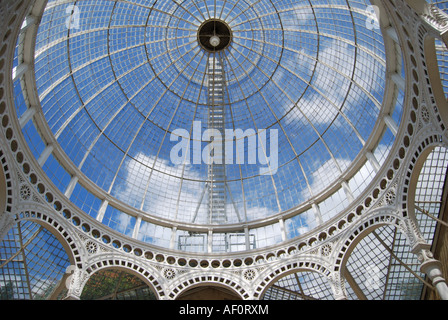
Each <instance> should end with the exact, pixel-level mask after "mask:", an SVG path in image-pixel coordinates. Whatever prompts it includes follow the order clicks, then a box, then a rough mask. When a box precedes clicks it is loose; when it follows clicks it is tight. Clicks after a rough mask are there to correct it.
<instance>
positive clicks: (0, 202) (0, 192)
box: [0, 166, 7, 214]
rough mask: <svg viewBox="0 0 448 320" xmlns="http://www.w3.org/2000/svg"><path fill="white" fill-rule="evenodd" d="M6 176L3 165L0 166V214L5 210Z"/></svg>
mask: <svg viewBox="0 0 448 320" xmlns="http://www.w3.org/2000/svg"><path fill="white" fill-rule="evenodd" d="M6 196H7V194H6V177H5V172H4V171H3V167H2V166H0V214H3V212H5V208H6Z"/></svg>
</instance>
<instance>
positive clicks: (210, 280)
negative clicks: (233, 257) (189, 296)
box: [167, 274, 252, 300]
mask: <svg viewBox="0 0 448 320" xmlns="http://www.w3.org/2000/svg"><path fill="white" fill-rule="evenodd" d="M205 285H214V286H217V287H222V288H225V289H227V290H230V291H231V292H233V293H234V294H236V295H237V296H240V297H241V299H243V300H249V299H251V298H252V297H251V295H250V293H249V292H248V291H247V290H246V289H245V288H243V287H242V286H241V284H239V283H238V282H236V281H235V280H234V279H232V277H227V276H225V275H219V274H216V275H211V274H208V275H199V274H197V275H196V276H194V277H189V278H188V279H185V280H183V281H182V282H181V283H180V284H178V285H176V287H174V289H172V290H171V291H170V292H169V293H168V295H167V298H168V299H170V300H175V299H177V298H178V297H179V296H181V295H182V294H183V293H185V292H186V291H188V290H190V289H193V288H197V287H201V286H205Z"/></svg>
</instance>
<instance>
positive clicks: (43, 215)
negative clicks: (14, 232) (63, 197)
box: [14, 203, 84, 268]
mask: <svg viewBox="0 0 448 320" xmlns="http://www.w3.org/2000/svg"><path fill="white" fill-rule="evenodd" d="M21 221H33V222H36V223H38V224H40V225H42V226H43V227H45V228H46V229H47V230H48V231H50V232H51V233H52V234H53V235H54V236H55V237H56V238H57V239H58V240H59V241H60V243H61V244H62V246H63V247H64V249H65V251H66V253H67V256H68V258H69V260H70V263H71V264H72V265H74V266H76V267H77V268H82V267H83V265H84V261H83V260H84V259H83V249H82V248H80V247H79V243H80V239H79V237H78V236H77V235H76V234H75V233H73V232H72V231H71V228H70V227H67V226H66V225H65V222H64V221H59V219H57V218H55V217H54V216H53V215H51V214H48V213H47V208H45V207H43V206H42V205H40V204H38V203H32V204H31V205H22V206H20V207H18V208H17V213H16V215H15V221H14V222H15V223H19V222H21Z"/></svg>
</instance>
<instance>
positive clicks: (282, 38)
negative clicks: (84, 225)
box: [35, 0, 386, 225]
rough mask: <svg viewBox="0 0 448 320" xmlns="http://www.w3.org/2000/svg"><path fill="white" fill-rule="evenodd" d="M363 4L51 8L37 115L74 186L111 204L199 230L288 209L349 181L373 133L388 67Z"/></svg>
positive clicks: (39, 65)
mask: <svg viewBox="0 0 448 320" xmlns="http://www.w3.org/2000/svg"><path fill="white" fill-rule="evenodd" d="M369 4H370V3H369V1H352V0H349V1H311V0H310V1H299V0H298V1H284V0H282V1H277V0H276V1H274V0H271V1H264V0H262V1H257V2H255V3H252V2H248V1H243V0H238V1H234V0H229V1H214V2H213V1H201V0H197V1H174V0H173V1H156V0H148V1H147V0H133V1H108V0H91V1H72V2H70V1H64V3H61V2H60V1H49V2H48V4H47V7H46V9H45V12H44V14H43V17H42V20H41V23H40V26H39V31H38V34H37V39H36V44H35V76H36V83H37V91H38V95H39V99H40V102H41V106H42V112H43V114H44V116H45V119H46V121H47V124H48V126H49V129H50V130H51V132H52V133H53V135H54V138H55V141H57V143H58V144H59V146H60V147H61V150H63V151H64V153H65V154H66V156H67V157H66V158H67V159H69V161H70V162H71V163H72V166H74V167H76V170H77V171H78V174H77V175H78V176H79V177H80V179H79V183H80V184H84V186H83V187H85V188H88V189H89V190H90V192H91V193H92V194H95V195H99V194H107V196H108V197H109V198H110V199H115V200H117V202H118V203H120V204H121V205H122V207H123V208H126V207H129V208H132V210H138V212H142V213H144V214H145V215H147V216H149V217H155V218H157V219H162V220H167V221H168V220H169V221H174V222H180V223H190V224H200V225H207V224H218V225H226V224H242V223H245V222H250V221H257V220H260V219H266V218H268V217H272V216H275V215H276V214H279V213H282V212H285V211H290V210H295V209H296V208H300V207H301V206H304V204H305V203H308V204H309V203H310V202H309V201H310V200H312V199H314V198H315V197H317V196H319V195H320V194H322V193H325V192H328V190H329V189H330V186H333V185H335V184H339V183H340V180H341V177H344V179H346V180H347V179H350V178H351V177H352V176H353V174H351V175H352V176H350V175H347V174H346V173H347V171H348V170H351V169H352V165H353V163H354V161H355V159H357V157H359V156H360V155H361V154H362V153H363V152H365V151H366V150H365V145H366V141H367V140H368V139H369V137H370V136H371V134H372V132H373V131H374V128H375V124H376V123H377V119H378V117H379V114H380V111H381V107H382V100H383V95H384V91H385V82H386V80H385V79H386V75H385V74H386V62H385V60H386V59H385V50H384V44H383V39H382V36H381V31H380V30H379V28H371V27H369V25H368V24H367V23H366V19H367V15H366V12H367V11H366V8H367V6H369ZM207 22H209V24H208V25H207ZM210 22H211V23H212V24H213V25H214V26H215V27H214V28H211V27H210V26H211V24H210ZM216 25H219V26H220V27H223V28H222V30H224V31H222V30H221V31H219V30H218V28H217V27H216ZM207 26H208V27H210V28H209V30H206V27H207ZM202 27H203V28H202ZM211 31H213V32H215V36H216V35H217V37H218V38H219V39H216V38H213V39H211V38H210V37H212V34H209V33H207V32H211ZM207 34H209V38H208V39H209V42H207V41H205V43H206V45H203V44H201V41H200V36H201V35H207ZM225 37H227V38H225ZM212 40H213V41H215V42H213V41H212ZM218 40H219V41H218ZM213 130H214V131H213ZM216 130H217V131H216ZM210 132H214V133H217V132H218V133H222V135H221V136H220V137H221V140H220V139H219V137H218V136H219V135H218V134H216V135H212V138H211V137H210V136H208V135H207V133H210ZM212 140H213V143H211V141H212ZM220 152H221V153H220ZM210 156H211V157H212V161H210ZM219 160H225V161H221V162H220V161H219ZM358 166H359V165H358ZM84 178H85V179H84ZM83 179H84V180H86V181H87V180H88V183H87V182H84V183H83V181H84V180H83ZM339 189H340V190H342V189H341V188H339ZM339 189H338V188H334V187H333V191H334V192H336V193H337V190H339ZM327 196H328V195H327ZM341 197H342V198H344V199H343V200H341V201H340V202H343V203H344V205H347V203H348V202H349V200H348V199H347V197H346V196H345V195H342V196H341ZM299 211H300V210H299ZM302 211H303V210H302Z"/></svg>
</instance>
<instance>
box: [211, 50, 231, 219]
mask: <svg viewBox="0 0 448 320" xmlns="http://www.w3.org/2000/svg"><path fill="white" fill-rule="evenodd" d="M207 70H208V72H207V77H208V106H209V108H208V123H207V126H208V129H210V130H213V132H214V133H216V135H215V136H214V137H212V139H213V142H212V144H213V150H212V153H211V154H209V156H210V157H211V159H209V161H208V171H207V178H208V179H207V181H208V183H207V188H208V208H207V209H208V222H209V223H211V224H224V223H226V222H227V211H226V203H227V199H226V161H225V104H226V99H225V85H226V84H225V76H224V68H223V63H222V57H221V55H220V54H219V53H218V52H214V53H211V54H210V55H209V58H208V66H207Z"/></svg>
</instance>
